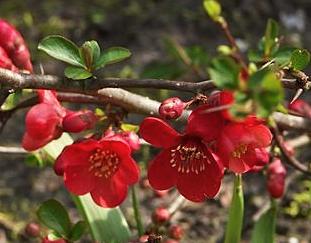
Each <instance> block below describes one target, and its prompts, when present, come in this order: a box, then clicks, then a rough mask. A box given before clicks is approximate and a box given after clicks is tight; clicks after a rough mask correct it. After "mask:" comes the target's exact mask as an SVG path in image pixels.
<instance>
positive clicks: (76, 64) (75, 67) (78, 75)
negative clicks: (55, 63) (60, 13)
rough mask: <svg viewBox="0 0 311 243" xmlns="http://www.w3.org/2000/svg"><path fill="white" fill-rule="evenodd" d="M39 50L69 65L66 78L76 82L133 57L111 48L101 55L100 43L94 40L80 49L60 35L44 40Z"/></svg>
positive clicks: (126, 51)
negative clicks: (98, 70) (109, 65)
mask: <svg viewBox="0 0 311 243" xmlns="http://www.w3.org/2000/svg"><path fill="white" fill-rule="evenodd" d="M38 49H39V50H42V51H44V52H46V53H47V54H48V55H50V56H51V57H53V58H55V59H58V60H60V61H63V62H65V63H67V64H69V65H70V66H68V67H67V68H66V69H65V76H66V77H67V78H71V79H75V80H80V79H86V78H90V77H92V76H93V72H94V71H95V70H97V69H100V68H103V67H104V66H105V65H108V64H113V63H117V62H120V61H122V60H124V59H126V58H128V57H130V56H131V52H130V51H129V50H127V49H126V48H123V47H111V48H108V49H106V50H104V51H103V52H102V53H101V50H100V47H99V45H98V43H97V42H96V41H94V40H92V41H86V42H85V43H84V44H83V45H82V46H81V47H80V48H79V47H78V46H77V45H76V44H74V43H73V42H72V41H70V40H68V39H66V38H65V37H62V36H59V35H51V36H48V37H46V38H44V39H43V40H42V41H41V42H40V44H39V46H38Z"/></svg>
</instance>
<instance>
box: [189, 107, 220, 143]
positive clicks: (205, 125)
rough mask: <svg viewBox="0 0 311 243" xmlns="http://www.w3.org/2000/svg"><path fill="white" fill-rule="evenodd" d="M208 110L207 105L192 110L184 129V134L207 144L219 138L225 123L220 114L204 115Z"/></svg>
mask: <svg viewBox="0 0 311 243" xmlns="http://www.w3.org/2000/svg"><path fill="white" fill-rule="evenodd" d="M209 108H210V107H209V105H202V106H199V107H198V108H197V109H195V110H193V111H192V113H191V114H190V116H189V118H188V124H187V128H186V133H189V134H191V135H195V136H198V137H200V138H202V139H204V140H205V141H208V142H209V141H211V140H214V139H216V138H217V137H218V136H219V134H220V132H221V130H222V127H223V125H224V122H225V120H224V119H223V117H222V115H221V113H220V112H210V113H206V111H207V110H208V109H209Z"/></svg>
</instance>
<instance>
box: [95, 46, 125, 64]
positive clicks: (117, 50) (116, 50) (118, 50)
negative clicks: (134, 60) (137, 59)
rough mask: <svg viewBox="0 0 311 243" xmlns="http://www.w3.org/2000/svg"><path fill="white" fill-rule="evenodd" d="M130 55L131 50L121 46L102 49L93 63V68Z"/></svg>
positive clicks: (118, 60)
mask: <svg viewBox="0 0 311 243" xmlns="http://www.w3.org/2000/svg"><path fill="white" fill-rule="evenodd" d="M130 56H131V52H130V51H129V50H128V49H126V48H123V47H111V48H108V49H106V50H104V51H103V53H102V54H101V55H100V57H99V58H98V60H97V62H96V63H95V69H98V68H102V67H104V66H105V65H108V64H113V63H117V62H121V61H122V60H124V59H126V58H128V57H130Z"/></svg>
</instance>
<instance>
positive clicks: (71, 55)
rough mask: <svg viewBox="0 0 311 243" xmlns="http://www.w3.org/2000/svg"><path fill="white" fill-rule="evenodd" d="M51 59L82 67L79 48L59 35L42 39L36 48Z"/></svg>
mask: <svg viewBox="0 0 311 243" xmlns="http://www.w3.org/2000/svg"><path fill="white" fill-rule="evenodd" d="M38 49H39V50H42V51H44V52H45V53H47V54H48V55H50V56H51V57H53V58H55V59H58V60H60V61H63V62H66V63H68V64H71V65H73V66H77V67H84V61H83V60H82V58H81V56H80V52H79V48H78V47H77V46H76V44H74V43H73V42H72V41H70V40H68V39H66V38H65V37H63V36H60V35H50V36H48V37H46V38H44V39H43V40H42V41H41V42H40V43H39V46H38Z"/></svg>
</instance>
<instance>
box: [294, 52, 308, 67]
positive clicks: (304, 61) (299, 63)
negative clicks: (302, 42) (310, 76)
mask: <svg viewBox="0 0 311 243" xmlns="http://www.w3.org/2000/svg"><path fill="white" fill-rule="evenodd" d="M309 62H310V53H309V52H308V51H307V50H306V49H296V50H295V51H294V52H293V53H292V56H291V64H292V67H293V68H294V69H297V70H302V69H304V68H305V67H306V66H307V65H308V64H309Z"/></svg>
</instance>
